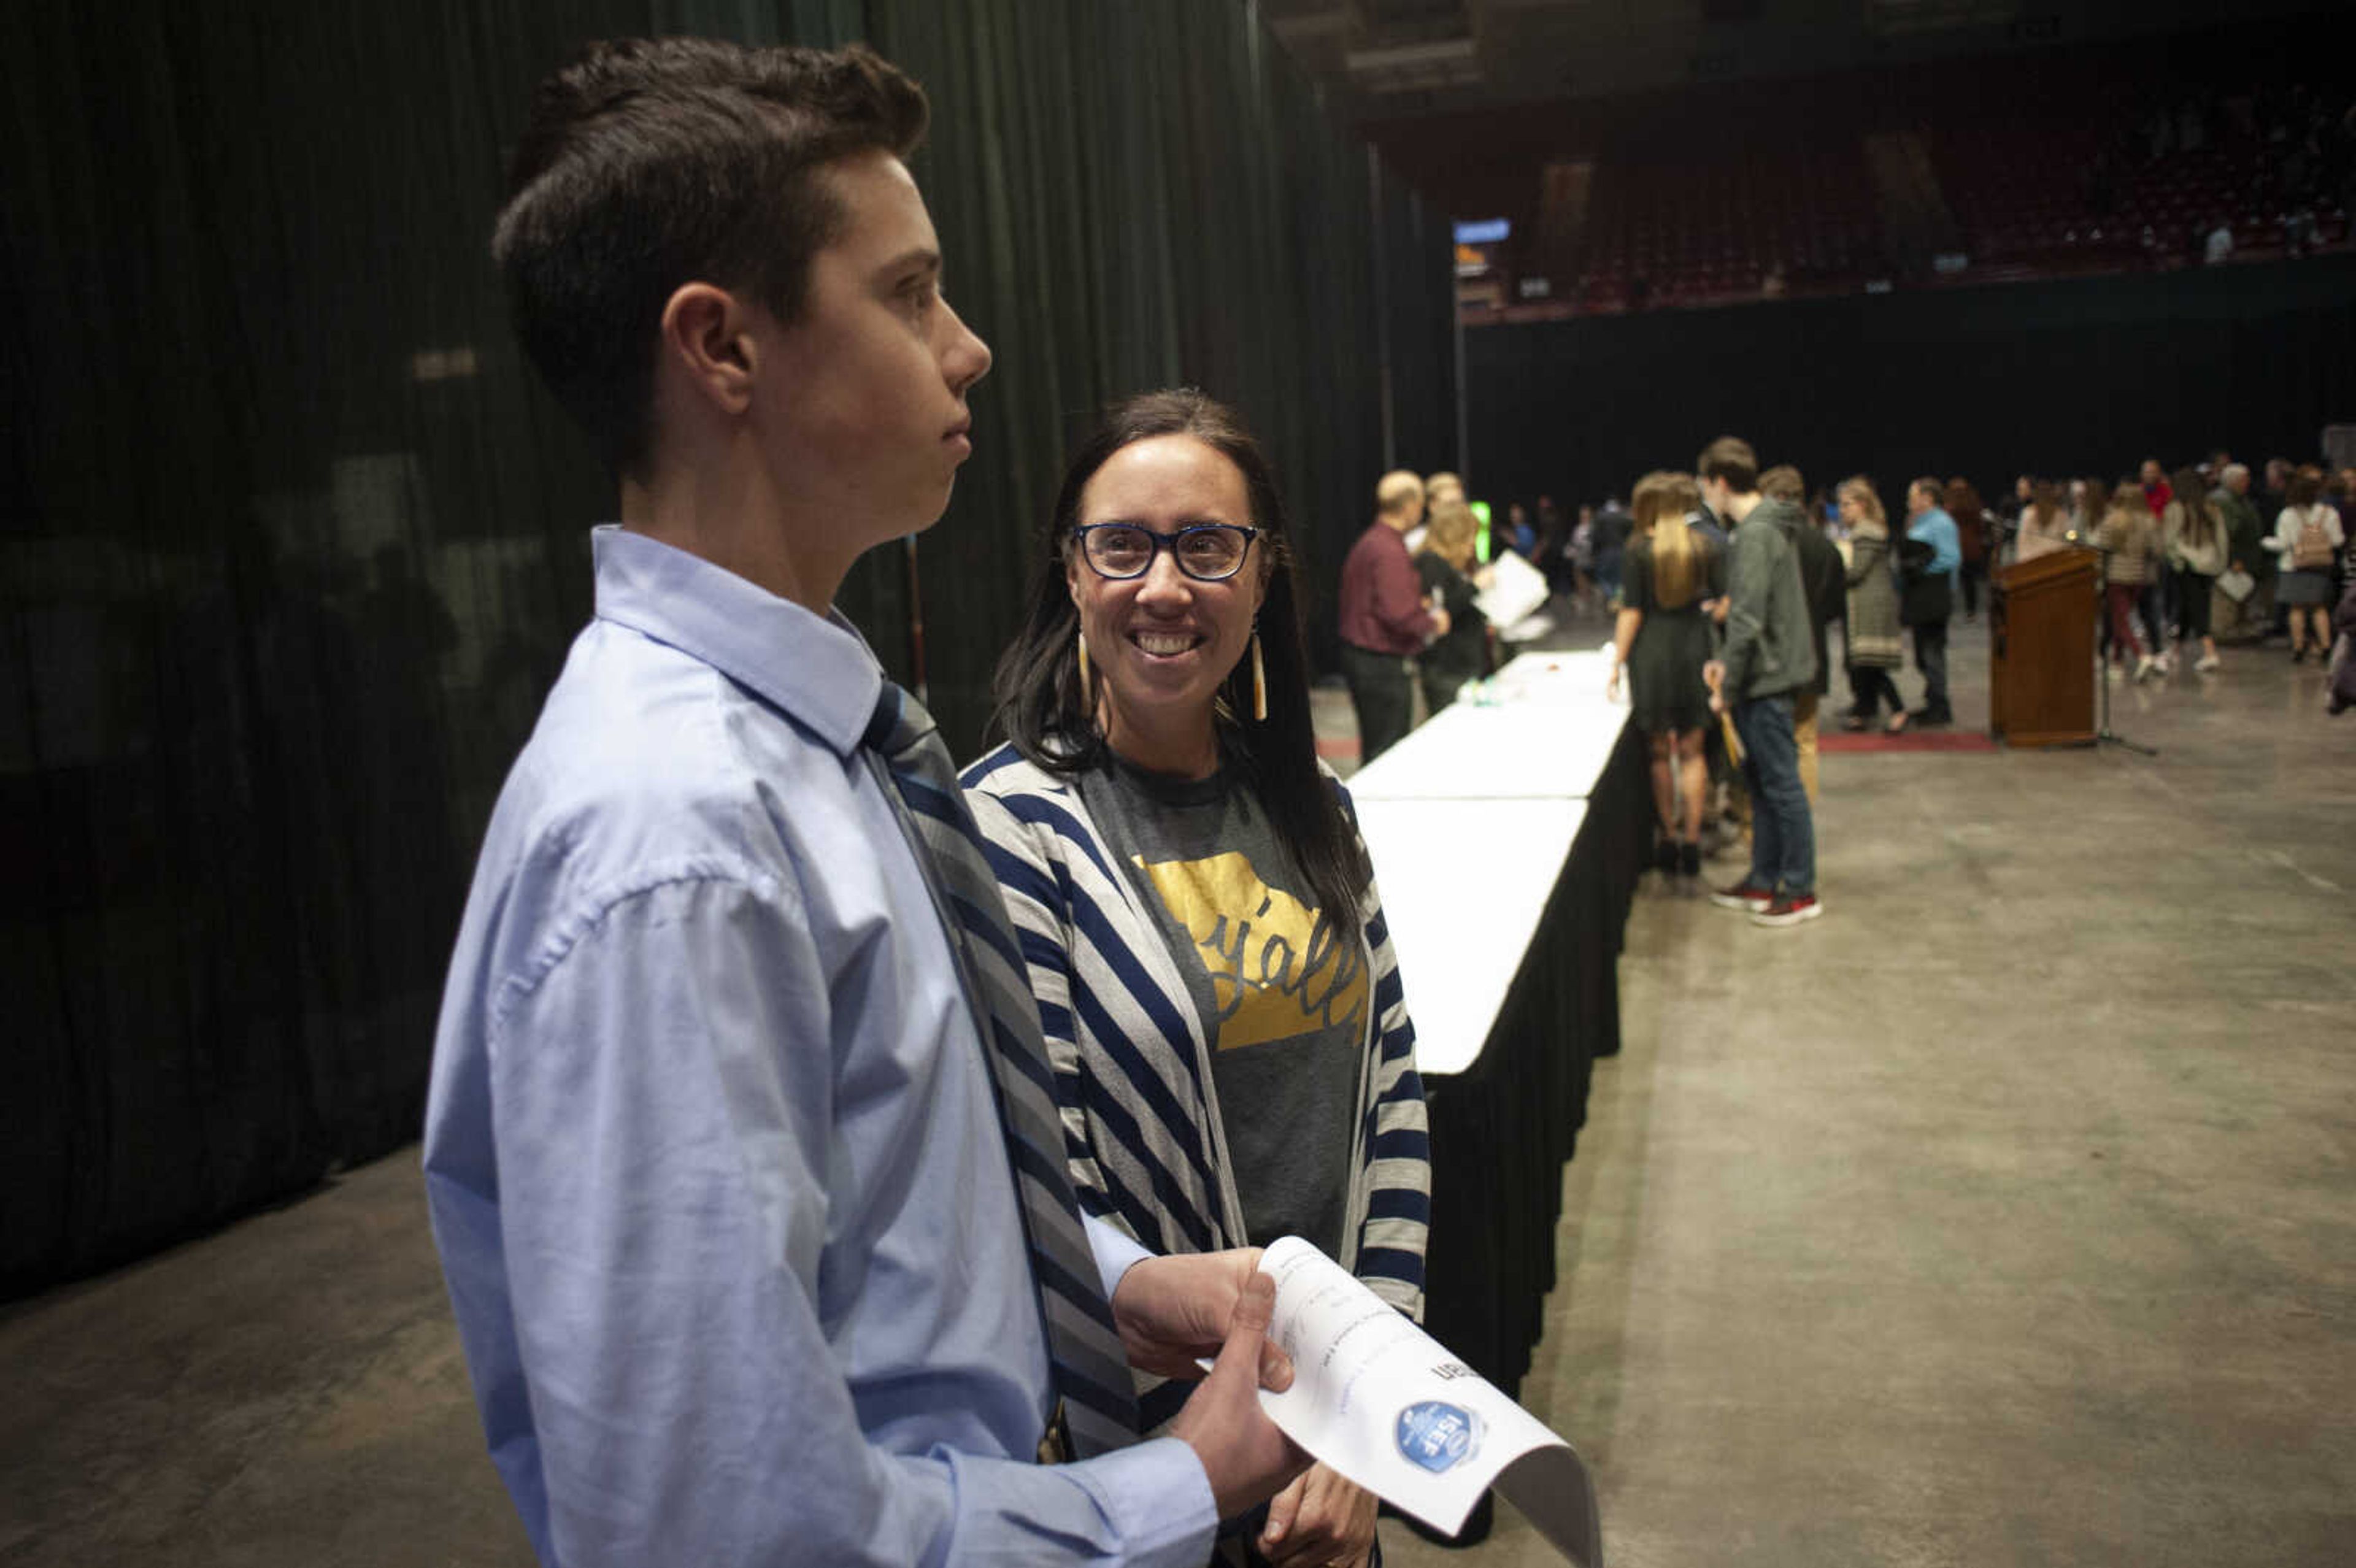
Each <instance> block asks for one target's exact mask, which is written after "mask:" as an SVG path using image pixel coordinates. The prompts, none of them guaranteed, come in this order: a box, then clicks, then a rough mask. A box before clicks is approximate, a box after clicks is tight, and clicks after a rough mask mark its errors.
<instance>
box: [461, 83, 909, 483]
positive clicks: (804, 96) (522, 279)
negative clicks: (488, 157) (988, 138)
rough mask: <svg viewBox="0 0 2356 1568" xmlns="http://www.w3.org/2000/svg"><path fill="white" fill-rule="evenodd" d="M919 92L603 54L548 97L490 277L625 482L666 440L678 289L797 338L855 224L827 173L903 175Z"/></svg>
mask: <svg viewBox="0 0 2356 1568" xmlns="http://www.w3.org/2000/svg"><path fill="white" fill-rule="evenodd" d="M926 115H927V110H926V103H925V93H924V90H923V89H922V88H920V87H918V86H917V85H916V82H915V81H914V80H911V79H910V78H909V77H908V76H906V75H905V73H903V72H902V71H901V70H900V69H899V68H897V67H896V66H894V65H892V64H891V63H890V62H888V61H886V60H885V59H883V58H882V57H881V56H879V55H876V54H874V53H873V52H872V51H871V50H869V49H868V48H865V47H864V46H862V45H858V44H854V45H852V46H851V47H850V48H844V49H835V50H821V49H808V48H746V47H744V46H743V45H741V44H732V43H724V42H721V41H719V40H716V39H711V38H651V39H649V38H622V39H616V40H612V41H609V42H605V43H596V44H591V45H589V46H588V47H587V48H584V50H583V51H582V52H581V53H580V54H579V55H578V56H576V57H575V58H574V59H573V61H572V62H571V63H570V64H568V65H566V66H565V67H564V68H563V69H561V70H559V71H557V72H556V73H555V74H554V75H552V76H551V77H549V78H548V79H547V80H544V81H542V82H541V84H540V87H539V89H538V91H536V92H535V93H534V95H533V98H532V107H531V121H530V124H529V125H527V126H526V127H525V128H524V133H523V136H522V139H521V140H520V141H519V142H518V143H517V144H516V150H515V157H514V160H513V162H512V164H511V165H509V171H508V197H507V203H506V205H505V206H504V207H502V208H500V210H499V217H498V227H497V228H496V229H494V230H493V233H492V236H491V259H492V261H495V262H496V263H497V264H498V270H499V274H500V277H501V279H502V281H503V282H504V283H505V284H506V286H507V294H508V304H509V314H510V315H512V316H513V317H514V319H515V326H516V333H517V336H519V337H520V338H521V339H522V340H523V347H524V352H525V353H526V354H527V355H528V356H529V357H530V359H531V362H532V364H533V365H534V366H535V367H536V368H538V369H539V371H540V373H541V377H542V379H545V380H546V381H547V382H548V385H549V389H550V390H551V391H552V392H554V393H555V394H556V398H557V400H558V401H559V402H561V403H562V404H563V405H564V408H565V411H566V412H568V413H570V414H571V415H572V416H573V419H574V420H576V421H579V423H580V425H581V427H582V429H583V430H584V431H585V432H588V436H589V439H590V441H591V443H593V444H594V446H595V447H596V449H597V453H598V455H599V456H600V457H602V458H604V459H605V462H606V464H608V465H609V466H611V467H612V468H613V469H615V471H616V472H617V473H620V474H625V475H631V474H638V473H641V472H642V471H643V469H644V467H645V464H646V460H647V458H648V456H649V455H650V453H648V443H649V440H650V438H651V436H652V434H653V431H652V428H651V427H652V411H651V404H652V401H653V394H654V363H655V337H656V334H657V332H658V331H659V328H660V326H661V323H662V313H663V307H664V306H665V305H666V304H669V300H670V296H671V295H672V294H673V293H676V292H677V291H678V290H679V289H680V286H681V285H682V284H685V283H695V282H699V281H700V282H702V283H712V284H713V285H715V286H717V287H720V288H725V289H743V290H744V291H746V292H747V293H749V294H750V296H751V297H752V298H753V300H754V301H755V302H756V303H757V304H760V305H761V306H762V308H764V309H765V310H766V311H768V312H769V314H770V315H774V316H776V318H777V319H778V320H779V321H780V322H783V323H786V324H787V325H790V324H792V323H793V322H794V321H795V320H797V319H798V317H799V316H800V315H801V311H802V305H803V303H804V297H805V294H806V292H807V285H808V282H809V262H810V258H811V257H812V256H814V255H816V254H817V253H818V252H819V251H821V250H823V249H825V248H826V247H827V246H828V245H830V244H831V243H833V242H834V240H836V239H838V238H839V237H840V233H841V228H842V224H843V222H844V220H845V219H846V218H847V217H848V214H846V213H845V212H844V211H843V209H842V204H841V201H840V200H839V199H838V198H837V197H835V195H834V193H833V192H832V190H831V189H830V188H829V187H828V186H827V185H826V183H825V182H824V181H823V180H822V179H820V178H819V171H820V170H821V169H822V168H823V167H824V165H827V164H830V163H832V162H833V161H835V160H836V159H838V158H842V157H847V156H849V155H851V154H853V153H862V152H868V151H881V152H886V153H890V154H892V155H894V156H897V157H901V158H905V157H907V156H909V155H911V154H913V153H914V152H915V151H916V147H917V145H918V144H920V143H921V142H922V141H923V140H924V135H925V124H926Z"/></svg>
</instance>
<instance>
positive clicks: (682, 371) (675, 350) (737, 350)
mask: <svg viewBox="0 0 2356 1568" xmlns="http://www.w3.org/2000/svg"><path fill="white" fill-rule="evenodd" d="M752 326H753V322H752V315H751V313H750V312H749V311H748V310H746V309H745V307H744V304H743V302H741V301H740V300H738V299H737V298H736V296H735V295H734V294H732V293H729V292H728V291H727V290H726V289H723V288H719V287H716V286H714V285H713V284H711V283H681V284H680V286H679V288H678V289H677V290H676V291H674V292H673V293H672V294H671V296H670V298H669V301H667V302H666V303H665V304H664V305H663V313H662V330H661V333H660V336H659V353H660V354H661V356H662V358H663V360H664V361H665V362H666V363H667V365H668V366H669V368H670V369H671V371H672V373H673V377H674V379H677V380H679V381H681V382H683V383H684V385H685V386H686V387H687V388H688V389H690V390H691V392H692V393H694V394H695V395H697V396H699V397H701V398H702V399H704V400H707V401H709V402H710V403H711V404H712V407H714V408H715V409H717V410H719V411H722V412H723V413H730V414H740V413H743V412H744V410H745V409H746V408H747V407H749V406H750V405H751V403H752V400H753V381H754V377H755V372H756V371H757V370H758V368H759V367H760V355H761V351H762V350H761V346H760V344H759V343H758V341H757V340H756V339H755V336H754V333H753V331H752Z"/></svg>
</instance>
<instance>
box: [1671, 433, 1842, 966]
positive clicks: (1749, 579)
mask: <svg viewBox="0 0 2356 1568" xmlns="http://www.w3.org/2000/svg"><path fill="white" fill-rule="evenodd" d="M1695 472H1696V473H1697V475H1699V477H1700V479H1701V495H1702V500H1703V502H1704V504H1705V505H1707V506H1708V507H1709V509H1710V510H1711V511H1712V512H1715V513H1716V514H1718V517H1719V519H1720V520H1721V521H1722V522H1724V523H1725V524H1726V525H1727V527H1728V528H1730V529H1731V530H1732V535H1731V537H1732V540H1733V547H1732V550H1731V560H1730V562H1729V565H1728V570H1727V585H1726V599H1727V607H1726V644H1725V646H1724V648H1723V649H1722V650H1721V652H1720V654H1719V657H1718V658H1717V659H1714V660H1712V661H1711V662H1710V664H1709V665H1708V667H1707V668H1706V669H1705V670H1704V672H1703V673H1704V677H1705V678H1706V679H1707V680H1708V682H1709V688H1710V696H1709V706H1710V710H1711V711H1712V712H1714V713H1731V714H1732V715H1733V717H1734V732H1735V737H1736V739H1738V740H1739V741H1741V743H1742V782H1743V784H1744V787H1745V788H1747V789H1748V790H1749V791H1750V794H1751V870H1750V873H1749V874H1748V875H1747V876H1745V877H1744V878H1743V879H1742V880H1740V882H1737V883H1735V884H1734V885H1733V886H1732V887H1730V888H1721V889H1719V890H1718V891H1715V892H1713V893H1712V894H1711V895H1710V897H1711V899H1712V900H1713V901H1716V902H1717V903H1719V905H1721V906H1723V907H1725V908H1728V909H1739V910H1747V911H1749V912H1750V914H1751V920H1752V921H1753V922H1754V923H1758V924H1761V925H1771V926H1785V925H1798V924H1800V923H1803V922H1804V921H1811V920H1814V919H1815V918H1816V917H1817V916H1818V915H1820V914H1822V913H1824V912H1825V906H1824V903H1823V901H1821V900H1820V899H1819V898H1818V897H1817V896H1816V839H1815V821H1814V819H1813V817H1812V816H1810V814H1809V811H1808V792H1807V790H1806V788H1805V787H1804V785H1803V784H1801V782H1800V757H1799V749H1798V741H1797V740H1796V738H1795V737H1794V733H1793V718H1792V708H1793V700H1794V694H1795V693H1797V692H1799V691H1801V690H1804V689H1805V688H1807V687H1808V686H1809V685H1810V684H1811V683H1813V682H1814V681H1815V678H1816V652H1815V641H1814V635H1813V633H1812V632H1811V630H1810V627H1809V621H1808V600H1807V593H1806V591H1805V590H1804V588H1803V587H1802V586H1801V582H1800V566H1799V561H1798V560H1797V558H1796V557H1794V554H1793V552H1792V546H1791V542H1790V537H1789V530H1790V528H1791V527H1792V526H1793V524H1794V519H1792V518H1790V517H1785V516H1783V513H1784V511H1786V510H1791V511H1797V510H1798V508H1796V507H1792V505H1791V503H1789V502H1787V501H1771V500H1768V499H1766V498H1765V497H1764V496H1761V495H1760V493H1759V459H1758V457H1757V456H1756V455H1755V454H1754V453H1752V452H1751V444H1750V443H1748V442H1744V441H1740V440H1737V439H1736V438H1735V437H1733V436H1721V437H1719V439H1718V440H1716V441H1714V442H1711V443H1709V445H1708V448H1706V449H1705V450H1704V451H1703V453H1702V454H1701V457H1700V459H1699V461H1698V462H1697V463H1696V464H1695ZM1805 521H1806V519H1805V518H1800V519H1798V522H1799V523H1800V524H1802V525H1804V523H1805Z"/></svg>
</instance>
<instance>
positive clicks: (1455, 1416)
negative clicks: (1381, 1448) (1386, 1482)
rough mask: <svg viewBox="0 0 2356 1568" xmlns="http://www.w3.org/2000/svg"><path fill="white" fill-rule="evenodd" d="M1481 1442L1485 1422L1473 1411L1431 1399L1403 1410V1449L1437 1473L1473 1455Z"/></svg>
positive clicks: (1411, 1458)
mask: <svg viewBox="0 0 2356 1568" xmlns="http://www.w3.org/2000/svg"><path fill="white" fill-rule="evenodd" d="M1480 1445H1481V1424H1480V1423H1479V1422H1477V1421H1475V1420H1474V1419H1473V1418H1472V1413H1471V1412H1470V1411H1465V1410H1459V1409H1458V1408H1457V1407H1456V1406H1454V1405H1452V1404H1443V1403H1440V1401H1439V1400H1436V1399H1428V1400H1425V1401H1423V1402H1422V1403H1419V1404H1411V1405H1408V1407H1407V1408H1406V1409H1405V1410H1402V1411H1400V1412H1399V1418H1398V1449H1399V1452H1400V1453H1402V1454H1404V1455H1406V1456H1408V1460H1409V1461H1411V1462H1412V1463H1414V1464H1418V1465H1420V1466H1422V1467H1424V1468H1425V1469H1427V1470H1430V1472H1431V1473H1432V1474H1433V1475H1435V1476H1436V1475H1439V1474H1440V1472H1441V1471H1443V1470H1452V1469H1454V1468H1455V1467H1457V1466H1458V1465H1461V1464H1462V1463H1463V1462H1464V1461H1465V1460H1467V1459H1470V1458H1471V1457H1472V1453H1473V1450H1474V1449H1476V1448H1478V1447H1479V1446H1480Z"/></svg>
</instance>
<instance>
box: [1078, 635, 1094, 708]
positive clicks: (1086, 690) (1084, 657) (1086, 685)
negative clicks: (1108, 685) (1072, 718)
mask: <svg viewBox="0 0 2356 1568" xmlns="http://www.w3.org/2000/svg"><path fill="white" fill-rule="evenodd" d="M1072 641H1073V642H1074V643H1076V644H1077V645H1078V646H1079V650H1080V710H1081V711H1082V712H1083V713H1085V714H1086V715H1087V720H1088V722H1089V723H1091V724H1093V723H1095V722H1096V721H1097V694H1096V690H1095V688H1094V686H1093V684H1092V683H1091V682H1090V681H1089V679H1088V639H1087V636H1086V635H1083V634H1081V633H1078V632H1075V633H1073V634H1072Z"/></svg>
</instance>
